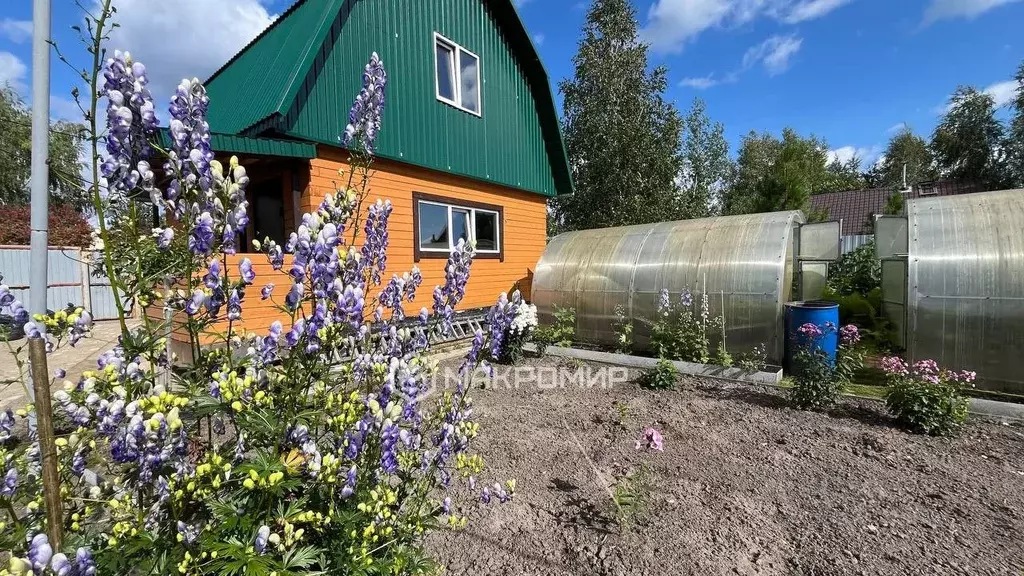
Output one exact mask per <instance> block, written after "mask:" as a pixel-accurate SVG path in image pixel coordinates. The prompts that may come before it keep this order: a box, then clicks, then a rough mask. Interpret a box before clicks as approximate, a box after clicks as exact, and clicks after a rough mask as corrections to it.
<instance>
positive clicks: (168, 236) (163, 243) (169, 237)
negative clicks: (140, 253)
mask: <svg viewBox="0 0 1024 576" xmlns="http://www.w3.org/2000/svg"><path fill="white" fill-rule="evenodd" d="M173 240H174V228H171V227H170V226H168V227H167V228H164V229H163V230H160V232H158V233H157V235H156V246H157V248H159V249H161V250H167V249H168V248H170V247H171V242H172V241H173Z"/></svg>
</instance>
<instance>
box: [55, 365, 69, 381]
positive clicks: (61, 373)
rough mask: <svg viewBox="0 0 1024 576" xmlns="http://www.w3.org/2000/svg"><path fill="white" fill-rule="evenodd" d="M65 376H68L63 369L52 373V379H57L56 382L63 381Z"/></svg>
mask: <svg viewBox="0 0 1024 576" xmlns="http://www.w3.org/2000/svg"><path fill="white" fill-rule="evenodd" d="M67 375H68V372H67V370H65V369H63V368H57V369H56V370H54V371H53V377H54V378H56V379H58V380H63V379H64V377H65V376H67Z"/></svg>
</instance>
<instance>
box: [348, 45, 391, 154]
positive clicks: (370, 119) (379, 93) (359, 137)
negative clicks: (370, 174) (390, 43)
mask: <svg viewBox="0 0 1024 576" xmlns="http://www.w3.org/2000/svg"><path fill="white" fill-rule="evenodd" d="M387 81H388V75H387V72H385V71H384V63H383V62H382V61H381V59H380V56H378V55H377V53H376V52H374V53H373V54H371V55H370V62H369V63H368V64H367V65H366V69H365V71H364V72H363V89H362V90H360V91H359V95H358V96H356V100H355V102H353V104H352V109H351V110H350V111H349V114H348V126H346V127H345V133H344V134H343V135H342V136H341V142H342V144H344V145H345V146H351V145H352V144H353V143H357V144H359V145H360V146H362V148H363V149H365V150H366V151H367V152H369V153H371V154H372V153H373V147H374V143H375V142H376V140H377V133H378V132H380V126H381V117H382V115H383V114H384V92H385V88H386V87H387Z"/></svg>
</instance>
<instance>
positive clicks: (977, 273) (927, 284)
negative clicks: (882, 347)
mask: <svg viewBox="0 0 1024 576" xmlns="http://www.w3.org/2000/svg"><path fill="white" fill-rule="evenodd" d="M876 235H877V244H876V246H877V250H878V255H879V257H881V258H882V264H883V268H882V290H883V292H884V299H885V307H886V312H887V313H888V316H889V318H890V319H891V320H892V322H893V324H894V325H895V326H896V327H897V329H898V330H899V331H900V336H901V337H903V338H904V339H905V346H906V349H907V356H908V359H909V360H911V361H917V360H924V359H929V358H930V359H933V360H935V361H937V362H938V363H939V364H940V365H942V366H944V367H948V368H953V369H957V370H974V371H976V372H977V373H978V378H979V387H983V388H987V389H991V390H1003V391H1006V392H1015V393H1018V394H1020V393H1024V190H1004V191H1000V192H985V193H980V194H964V195H959V196H941V197H932V198H918V199H914V200H909V201H908V202H907V216H906V217H890V218H884V219H882V220H880V221H879V222H878V225H877V226H876Z"/></svg>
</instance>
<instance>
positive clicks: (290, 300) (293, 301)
mask: <svg viewBox="0 0 1024 576" xmlns="http://www.w3.org/2000/svg"><path fill="white" fill-rule="evenodd" d="M305 292H306V287H305V285H303V283H302V282H296V283H294V284H292V289H291V290H289V291H288V295H287V296H285V298H284V305H285V306H286V307H288V310H291V311H295V310H298V308H299V305H300V304H301V303H302V296H303V295H304V294H305Z"/></svg>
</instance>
